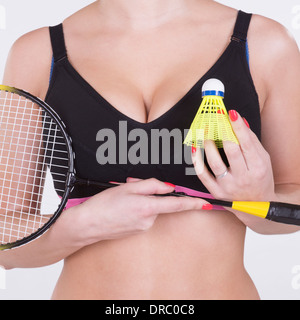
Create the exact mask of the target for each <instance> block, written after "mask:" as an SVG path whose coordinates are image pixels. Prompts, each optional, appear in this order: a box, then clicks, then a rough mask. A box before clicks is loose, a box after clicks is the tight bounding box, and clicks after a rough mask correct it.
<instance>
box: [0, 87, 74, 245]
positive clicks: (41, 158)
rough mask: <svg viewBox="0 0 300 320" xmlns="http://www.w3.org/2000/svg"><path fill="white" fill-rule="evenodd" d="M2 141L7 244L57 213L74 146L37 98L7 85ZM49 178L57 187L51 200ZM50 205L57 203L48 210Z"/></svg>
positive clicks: (1, 217) (0, 227)
mask: <svg viewBox="0 0 300 320" xmlns="http://www.w3.org/2000/svg"><path fill="white" fill-rule="evenodd" d="M0 145H1V149H0V179H1V181H0V241H1V245H3V244H7V243H12V242H15V241H17V240H21V239H23V238H25V237H27V236H29V235H30V234H32V233H33V232H35V231H37V230H38V229H39V228H41V227H42V226H43V225H45V223H47V221H48V220H49V219H50V218H51V216H52V215H53V214H54V213H55V208H56V209H57V207H58V205H59V203H60V198H59V196H60V197H61V195H63V194H64V192H65V183H66V179H67V174H68V169H69V165H68V159H69V158H68V157H69V152H68V150H67V148H66V143H65V140H64V137H63V135H62V133H61V132H60V129H59V127H58V125H57V124H56V122H55V121H54V120H53V119H52V117H51V115H49V114H48V113H47V112H46V111H45V110H43V109H42V108H40V107H39V106H38V105H37V104H35V103H34V102H33V101H31V100H29V99H26V98H25V97H22V96H19V95H18V94H14V93H11V92H6V91H0ZM49 172H50V173H49ZM45 184H48V185H51V187H52V190H54V192H53V191H52V193H53V194H52V196H53V197H54V198H56V199H55V200H54V201H53V200H52V199H51V200H50V201H49V202H47V201H46V200H47V199H48V196H45V189H48V188H45V187H44V186H45ZM55 201H56V204H54V205H53V203H55ZM48 206H49V207H52V209H51V210H49V216H47V215H46V214H45V213H46V212H47V210H46V209H45V208H47V207H48ZM45 211H46V212H45Z"/></svg>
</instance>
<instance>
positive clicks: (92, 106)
mask: <svg viewBox="0 0 300 320" xmlns="http://www.w3.org/2000/svg"><path fill="white" fill-rule="evenodd" d="M250 20H251V15H250V14H246V13H244V12H242V11H239V13H238V17H237V21H236V25H235V28H234V32H233V36H232V38H231V42H230V43H229V45H228V47H227V48H226V50H225V51H224V53H223V54H222V56H221V57H220V58H219V59H218V61H217V62H216V63H215V64H214V65H213V66H212V67H211V68H210V69H209V71H207V72H206V74H205V75H204V76H202V77H201V78H200V80H199V81H198V82H197V83H196V84H195V85H194V86H193V87H192V88H191V89H190V90H189V92H187V93H186V95H185V96H184V97H183V98H182V99H180V101H178V102H177V103H176V104H175V105H174V106H173V107H172V108H171V109H170V110H169V111H167V112H166V113H164V114H163V115H162V116H160V117H159V118H158V119H156V120H154V121H152V122H149V123H140V122H137V121H135V120H133V119H131V118H130V117H128V116H126V115H125V114H123V113H121V112H119V111H118V110H117V109H116V108H114V106H112V105H111V104H110V103H109V102H108V101H107V100H105V99H104V98H103V97H102V96H101V94H100V93H98V92H96V91H95V89H93V88H92V87H91V85H90V84H89V83H88V82H87V81H86V80H85V79H83V78H82V77H81V76H80V74H79V73H78V72H77V71H76V70H75V69H74V67H73V66H72V65H71V64H70V62H69V60H68V56H67V51H66V47H65V41H64V34H63V26H62V24H60V25H58V26H55V27H50V36H51V42H52V48H53V65H52V71H51V80H50V85H49V90H48V93H47V96H46V102H47V103H48V104H49V105H50V106H52V107H53V108H54V109H55V110H56V112H57V113H58V114H59V115H60V117H61V118H62V120H63V121H64V123H65V124H66V127H67V131H68V133H69V135H70V136H71V138H72V141H73V148H74V151H75V155H76V158H75V167H76V172H77V175H78V176H80V177H81V178H85V179H90V180H98V181H102V182H108V181H118V182H125V180H126V178H127V177H136V178H141V179H147V178H151V177H155V178H157V179H159V180H161V181H168V182H170V183H173V184H176V185H180V186H184V187H187V188H191V189H194V190H199V191H202V192H208V191H207V189H206V188H205V187H204V185H203V184H202V183H201V181H199V179H198V177H197V176H196V175H195V172H194V170H193V165H192V160H191V150H190V148H189V147H186V146H185V145H183V143H182V142H183V140H184V138H185V134H186V133H187V129H189V127H190V125H191V122H192V120H193V119H194V117H195V114H196V112H197V110H198V108H199V106H200V103H201V100H202V96H201V88H202V85H203V83H204V82H205V81H206V80H208V79H209V78H217V79H220V80H221V81H222V82H223V83H224V85H225V88H226V93H225V99H224V103H225V106H226V107H227V108H228V110H230V109H232V108H234V109H235V110H237V111H238V112H239V113H240V114H241V115H242V116H243V117H245V118H246V119H247V121H248V122H249V124H250V127H251V129H252V130H253V131H254V132H255V133H256V135H257V136H258V138H260V131H261V121H260V109H259V102H258V96H257V93H256V90H255V87H254V84H253V81H252V78H251V75H250V70H249V66H248V62H247V32H248V27H249V24H250ZM145 141H146V142H148V143H146V144H145ZM220 152H221V155H222V157H223V159H224V161H225V162H226V157H225V154H224V152H223V150H221V151H220ZM98 192H99V190H97V189H96V188H93V187H85V186H76V187H75V188H74V190H73V192H72V194H71V198H85V197H89V196H92V195H94V194H96V193H98Z"/></svg>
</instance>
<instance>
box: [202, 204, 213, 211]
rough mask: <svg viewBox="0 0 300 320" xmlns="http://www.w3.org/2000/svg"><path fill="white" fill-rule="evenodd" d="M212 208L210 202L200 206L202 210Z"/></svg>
mask: <svg viewBox="0 0 300 320" xmlns="http://www.w3.org/2000/svg"><path fill="white" fill-rule="evenodd" d="M212 209H213V205H212V204H210V203H207V204H204V205H203V207H202V210H212Z"/></svg>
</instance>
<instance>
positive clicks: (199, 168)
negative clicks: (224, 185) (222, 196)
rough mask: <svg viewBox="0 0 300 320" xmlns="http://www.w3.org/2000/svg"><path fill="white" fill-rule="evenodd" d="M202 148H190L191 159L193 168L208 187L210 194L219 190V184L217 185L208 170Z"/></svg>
mask: <svg viewBox="0 0 300 320" xmlns="http://www.w3.org/2000/svg"><path fill="white" fill-rule="evenodd" d="M203 153H204V152H203V150H202V149H201V148H197V149H196V148H193V149H192V160H193V164H194V168H195V171H196V174H197V176H198V178H199V180H200V181H201V182H202V183H203V185H204V186H205V187H206V188H207V189H208V191H209V192H210V193H211V194H215V193H216V192H219V191H220V186H219V185H218V183H217V181H216V179H215V177H214V176H213V175H212V174H211V173H210V172H209V171H208V169H207V167H206V166H205V164H204V160H203Z"/></svg>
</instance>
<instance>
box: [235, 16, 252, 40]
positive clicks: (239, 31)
mask: <svg viewBox="0 0 300 320" xmlns="http://www.w3.org/2000/svg"><path fill="white" fill-rule="evenodd" d="M251 18H252V14H250V13H246V12H243V11H239V13H238V16H237V20H236V24H235V27H234V31H233V35H232V37H231V39H232V40H235V41H237V40H240V41H247V35H248V29H249V25H250V21H251Z"/></svg>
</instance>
